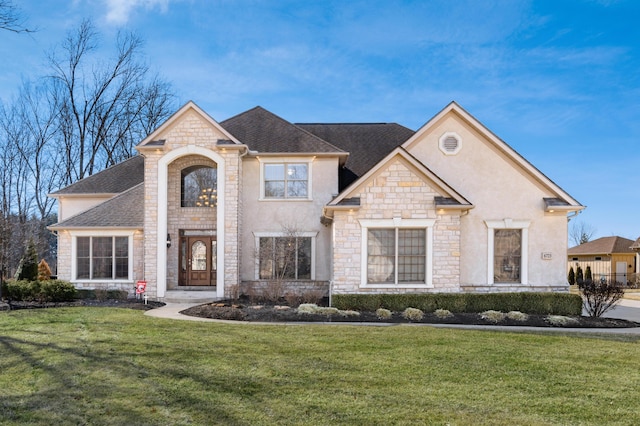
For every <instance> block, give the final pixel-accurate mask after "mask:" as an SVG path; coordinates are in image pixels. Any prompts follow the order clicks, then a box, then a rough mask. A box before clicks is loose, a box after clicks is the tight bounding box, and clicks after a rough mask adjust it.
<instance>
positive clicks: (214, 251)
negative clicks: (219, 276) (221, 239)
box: [211, 240, 218, 271]
mask: <svg viewBox="0 0 640 426" xmlns="http://www.w3.org/2000/svg"><path fill="white" fill-rule="evenodd" d="M217 264H218V241H216V240H213V241H211V269H213V270H214V271H215V270H216V269H217Z"/></svg>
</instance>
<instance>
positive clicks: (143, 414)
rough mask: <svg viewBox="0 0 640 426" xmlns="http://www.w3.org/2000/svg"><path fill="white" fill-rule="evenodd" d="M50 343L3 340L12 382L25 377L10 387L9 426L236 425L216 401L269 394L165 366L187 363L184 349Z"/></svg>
mask: <svg viewBox="0 0 640 426" xmlns="http://www.w3.org/2000/svg"><path fill="white" fill-rule="evenodd" d="M29 333H30V334H34V333H32V332H29ZM38 334H40V333H38ZM42 334H43V335H46V333H42ZM35 339H41V336H36V337H35ZM48 340H49V341H47V342H44V343H40V342H37V341H33V340H27V339H19V338H14V337H10V336H0V353H2V354H3V355H2V357H0V366H2V370H3V372H4V374H7V372H11V371H13V372H15V371H19V370H21V371H22V372H23V373H22V374H21V375H20V377H19V378H18V379H19V380H18V381H19V382H20V383H19V384H16V386H15V387H14V386H11V385H10V386H9V388H7V387H5V389H4V391H3V393H4V395H3V396H2V398H0V418H2V419H4V420H3V421H7V422H9V423H16V424H22V423H29V424H92V423H94V424H95V423H100V424H165V423H167V424H170V423H191V422H196V423H203V422H204V423H206V422H207V418H211V416H214V418H215V421H216V422H221V423H225V424H233V423H237V422H238V421H240V419H237V418H235V417H234V416H233V414H232V413H231V412H226V411H227V410H225V409H224V407H225V405H224V404H221V403H216V404H213V403H212V402H213V400H212V398H211V395H212V394H218V395H222V396H223V397H224V398H223V399H225V400H227V401H229V400H231V401H233V400H237V399H238V398H245V397H250V396H251V395H255V394H256V393H260V392H262V390H261V389H262V386H261V385H260V383H258V381H256V380H255V379H252V378H251V377H250V376H248V375H244V374H243V373H242V372H237V371H233V377H231V376H230V375H224V374H220V372H218V374H216V375H215V377H211V376H209V375H206V374H205V375H203V374H202V372H199V371H198V370H197V369H194V368H191V367H190V366H189V363H188V362H187V360H186V359H184V360H183V361H184V363H179V365H171V364H169V365H167V364H166V363H162V362H161V360H162V359H163V358H165V359H167V360H175V359H176V358H178V359H180V358H181V354H180V353H178V352H182V348H177V347H176V346H163V345H161V344H153V343H151V344H147V343H145V344H141V343H140V342H136V343H134V342H131V344H124V345H120V347H129V348H130V349H129V350H124V351H123V350H117V349H113V348H112V349H109V347H110V346H111V344H112V343H113V342H110V341H109V340H103V341H101V340H95V341H87V340H86V339H84V338H83V337H80V338H77V339H68V336H61V340H62V341H61V342H59V343H56V342H52V341H50V340H52V339H48ZM192 355H194V356H195V354H192ZM149 359H153V360H157V361H158V362H157V363H154V364H156V365H149V364H148V362H147V363H145V362H146V361H148V360H149ZM11 374H15V373H11ZM245 376H246V377H245ZM225 395H226V396H225ZM203 416H206V417H205V418H203Z"/></svg>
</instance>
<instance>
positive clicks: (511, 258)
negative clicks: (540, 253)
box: [485, 219, 530, 284]
mask: <svg viewBox="0 0 640 426" xmlns="http://www.w3.org/2000/svg"><path fill="white" fill-rule="evenodd" d="M485 223H486V225H487V229H488V243H489V247H488V253H489V259H488V263H487V281H488V283H489V284H496V283H498V284H514V283H517V284H527V283H528V266H527V265H528V257H529V256H528V241H529V224H530V221H528V220H513V219H503V220H487V221H485Z"/></svg>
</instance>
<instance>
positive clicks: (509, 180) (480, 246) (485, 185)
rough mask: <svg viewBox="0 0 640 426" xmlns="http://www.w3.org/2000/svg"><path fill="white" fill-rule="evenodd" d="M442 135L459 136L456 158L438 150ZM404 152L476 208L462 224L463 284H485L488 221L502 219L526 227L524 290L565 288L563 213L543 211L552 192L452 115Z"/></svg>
mask: <svg viewBox="0 0 640 426" xmlns="http://www.w3.org/2000/svg"><path fill="white" fill-rule="evenodd" d="M446 132H455V133H456V134H457V135H459V136H460V140H461V149H460V150H459V152H458V153H457V154H455V155H446V154H445V153H444V152H443V151H441V150H440V147H439V138H440V137H441V136H442V135H443V134H445V133H446ZM408 150H409V152H411V154H413V155H414V156H415V157H417V158H418V159H419V160H421V161H423V162H424V163H425V164H428V165H429V168H430V169H431V170H432V171H434V172H435V173H436V174H437V175H438V176H440V177H441V178H442V179H443V180H445V181H446V182H447V183H449V184H450V185H451V186H453V187H454V188H456V190H458V191H459V192H460V193H461V194H462V195H463V196H464V197H465V198H467V199H468V200H469V201H470V202H471V203H472V204H473V205H474V206H475V208H474V209H472V210H470V211H469V214H468V215H465V216H464V217H463V218H462V222H461V253H460V261H461V264H462V267H461V271H460V280H461V283H462V285H464V286H466V287H473V286H486V285H487V284H488V281H489V279H488V274H489V270H488V266H487V265H488V262H489V259H490V257H492V256H493V254H492V253H491V248H490V247H489V246H488V243H489V242H488V228H487V225H486V221H494V220H505V219H506V220H514V221H527V222H529V228H528V235H529V240H528V246H527V249H528V254H529V256H528V259H527V266H528V282H527V283H526V285H527V286H534V287H535V286H541V287H544V286H566V277H564V274H563V271H564V268H562V269H561V268H560V267H559V266H560V265H561V264H562V263H563V260H564V259H565V254H566V235H567V219H566V214H565V213H545V211H544V202H543V198H544V197H554V196H556V194H555V193H553V192H552V191H551V190H550V189H549V188H547V187H545V186H544V185H543V184H542V183H541V182H540V181H539V180H536V179H534V178H533V177H532V175H531V173H530V172H529V171H528V170H526V169H524V168H523V167H522V166H521V165H519V164H517V163H516V162H515V161H513V160H512V159H511V157H509V156H508V155H507V154H505V153H504V152H503V151H501V150H500V149H499V148H497V147H496V145H495V144H493V143H491V141H489V140H488V139H487V138H485V137H484V136H483V135H482V134H480V133H479V132H477V131H476V130H475V129H474V128H472V127H471V126H470V125H469V124H468V123H466V122H464V121H463V120H462V119H461V118H460V117H458V116H457V115H456V114H454V113H450V114H448V115H446V116H445V117H443V118H442V120H440V121H439V122H437V123H435V124H434V125H433V126H432V129H431V131H430V132H428V133H426V134H424V135H423V137H422V138H420V139H417V140H416V141H414V142H413V143H412V144H411V146H410V147H408ZM543 253H544V254H545V258H546V259H543ZM549 256H550V259H548V257H549ZM507 287H508V288H507V289H508V290H509V289H512V288H511V287H513V289H518V288H517V287H518V286H507Z"/></svg>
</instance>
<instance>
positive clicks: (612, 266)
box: [567, 237, 638, 285]
mask: <svg viewBox="0 0 640 426" xmlns="http://www.w3.org/2000/svg"><path fill="white" fill-rule="evenodd" d="M634 244H635V243H634V241H633V240H629V239H626V238H622V237H602V238H598V239H597V240H593V241H589V242H586V243H584V244H580V245H578V246H575V247H571V248H570V249H569V250H568V251H567V256H568V266H567V270H569V269H570V268H572V267H573V270H574V272H577V270H578V266H579V267H580V268H582V272H583V274H584V273H585V272H586V270H587V266H588V267H590V268H591V276H592V278H593V279H594V280H595V279H597V280H602V279H604V280H607V281H615V282H619V283H623V284H624V285H629V284H632V283H635V281H636V278H637V277H636V274H637V273H638V260H637V253H636V251H635V250H634V248H633V245H634Z"/></svg>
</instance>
